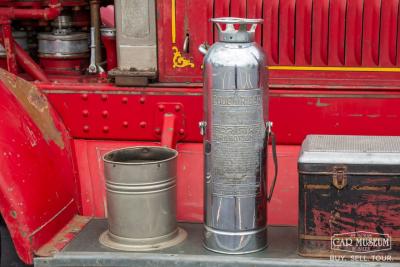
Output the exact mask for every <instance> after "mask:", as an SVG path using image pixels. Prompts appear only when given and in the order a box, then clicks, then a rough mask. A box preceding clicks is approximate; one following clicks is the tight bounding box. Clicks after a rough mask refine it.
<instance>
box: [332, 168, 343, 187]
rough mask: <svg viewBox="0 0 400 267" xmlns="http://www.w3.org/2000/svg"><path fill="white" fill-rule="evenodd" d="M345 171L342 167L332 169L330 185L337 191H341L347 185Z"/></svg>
mask: <svg viewBox="0 0 400 267" xmlns="http://www.w3.org/2000/svg"><path fill="white" fill-rule="evenodd" d="M346 172H347V169H346V167H344V166H336V167H334V168H333V177H332V184H333V186H334V187H336V188H337V189H343V188H344V187H345V186H346V185H347V174H346Z"/></svg>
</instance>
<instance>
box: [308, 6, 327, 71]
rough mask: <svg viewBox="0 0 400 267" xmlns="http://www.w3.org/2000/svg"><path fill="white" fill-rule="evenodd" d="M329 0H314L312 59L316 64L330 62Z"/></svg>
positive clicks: (322, 64)
mask: <svg viewBox="0 0 400 267" xmlns="http://www.w3.org/2000/svg"><path fill="white" fill-rule="evenodd" d="M328 11H329V1H327V0H314V3H313V18H312V25H313V29H312V41H311V42H312V48H311V54H312V56H311V61H312V65H314V66H324V65H327V64H328V24H329V18H328Z"/></svg>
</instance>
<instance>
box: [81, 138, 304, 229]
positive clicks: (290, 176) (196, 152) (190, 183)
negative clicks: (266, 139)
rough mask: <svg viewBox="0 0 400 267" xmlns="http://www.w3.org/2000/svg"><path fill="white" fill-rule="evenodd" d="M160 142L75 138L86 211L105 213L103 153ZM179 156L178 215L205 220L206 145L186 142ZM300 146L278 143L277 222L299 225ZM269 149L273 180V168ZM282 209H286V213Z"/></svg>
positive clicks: (273, 212)
mask: <svg viewBox="0 0 400 267" xmlns="http://www.w3.org/2000/svg"><path fill="white" fill-rule="evenodd" d="M137 145H157V143H149V142H148V143H145V142H115V141H93V140H75V148H76V151H77V153H76V157H77V162H79V165H78V169H79V174H80V185H81V192H82V202H83V203H84V209H83V211H84V215H87V216H97V217H104V216H106V213H105V205H106V202H105V186H104V183H105V180H104V174H103V162H102V159H101V158H102V156H103V155H104V153H106V152H107V151H110V150H112V149H118V148H122V147H127V146H137ZM176 149H177V150H178V152H179V156H178V173H177V219H178V220H179V221H185V222H202V221H203V145H202V144H201V143H182V144H178V145H177V148H176ZM299 150H300V147H299V146H278V150H277V152H278V159H279V163H280V165H281V166H284V167H281V168H280V169H279V170H280V174H279V177H278V180H277V183H276V187H275V192H274V195H273V198H272V201H271V202H270V204H269V206H268V223H269V224H275V225H296V224H297V214H298V213H297V212H298V211H297V209H298V204H297V202H298V192H297V191H298V182H297V158H298V153H299ZM271 159H272V158H271V154H270V153H269V163H268V164H269V165H268V166H270V168H269V171H268V172H269V179H270V181H269V183H271V179H272V175H273V171H274V170H273V168H272V166H273V165H272V161H271ZM282 210H284V211H285V213H282Z"/></svg>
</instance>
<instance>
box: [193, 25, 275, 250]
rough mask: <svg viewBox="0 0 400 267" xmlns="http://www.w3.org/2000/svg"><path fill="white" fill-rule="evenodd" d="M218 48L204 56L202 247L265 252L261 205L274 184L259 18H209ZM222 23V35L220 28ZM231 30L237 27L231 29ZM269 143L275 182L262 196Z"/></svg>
mask: <svg viewBox="0 0 400 267" xmlns="http://www.w3.org/2000/svg"><path fill="white" fill-rule="evenodd" d="M211 21H213V22H214V23H215V24H216V26H217V29H218V33H219V41H218V42H216V43H215V44H214V45H212V46H211V47H210V48H209V49H208V47H207V46H206V45H204V44H203V45H201V46H200V47H199V50H200V52H202V53H203V54H205V57H204V68H203V75H204V91H203V93H204V121H201V122H200V124H199V126H200V132H201V134H202V135H203V142H204V161H205V165H204V180H205V196H204V197H205V202H204V203H205V211H204V216H205V218H204V246H205V247H206V248H207V249H209V250H212V251H215V252H220V253H227V254H245V253H251V252H256V251H259V250H262V249H264V248H265V247H266V246H267V218H266V202H268V201H270V199H271V196H272V192H273V189H274V187H275V182H276V177H277V157H276V149H275V138H274V135H273V133H272V131H271V126H272V123H271V122H269V121H268V86H267V79H268V77H267V73H266V68H265V67H266V64H265V56H264V53H263V51H262V49H261V47H260V46H259V45H258V44H257V43H255V42H254V34H255V29H256V27H257V24H258V23H262V21H263V20H262V19H242V18H214V19H211ZM222 24H225V25H226V26H225V28H224V29H223V28H222ZM235 25H238V27H237V28H235ZM270 140H271V141H272V148H273V149H272V151H273V159H274V163H275V177H274V179H273V182H272V186H271V190H270V193H269V195H267V192H266V191H267V185H266V184H267V183H266V169H267V168H266V155H267V153H266V149H267V145H268V143H269V141H270Z"/></svg>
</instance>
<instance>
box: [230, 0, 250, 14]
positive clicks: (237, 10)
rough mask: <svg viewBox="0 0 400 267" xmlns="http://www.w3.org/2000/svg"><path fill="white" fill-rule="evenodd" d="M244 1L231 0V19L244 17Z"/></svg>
mask: <svg viewBox="0 0 400 267" xmlns="http://www.w3.org/2000/svg"><path fill="white" fill-rule="evenodd" d="M246 13H247V11H246V0H231V6H230V16H231V17H239V18H245V17H246Z"/></svg>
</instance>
